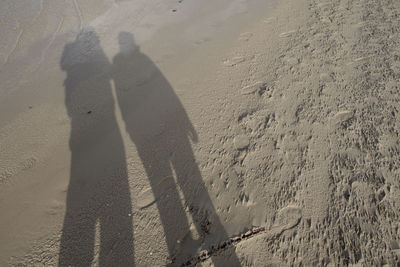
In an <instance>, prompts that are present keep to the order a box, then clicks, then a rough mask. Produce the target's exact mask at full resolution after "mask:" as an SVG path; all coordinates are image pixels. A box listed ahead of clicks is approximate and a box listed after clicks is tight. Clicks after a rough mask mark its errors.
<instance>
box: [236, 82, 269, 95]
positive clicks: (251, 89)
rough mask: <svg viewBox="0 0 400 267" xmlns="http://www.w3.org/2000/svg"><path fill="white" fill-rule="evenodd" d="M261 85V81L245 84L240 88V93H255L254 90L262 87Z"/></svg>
mask: <svg viewBox="0 0 400 267" xmlns="http://www.w3.org/2000/svg"><path fill="white" fill-rule="evenodd" d="M263 85H264V83H263V82H256V83H253V84H251V85H247V86H245V87H243V88H242V90H241V91H240V93H241V94H242V95H249V94H252V93H255V92H256V91H258V90H260V89H261V88H262V87H263Z"/></svg>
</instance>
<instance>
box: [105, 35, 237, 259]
mask: <svg viewBox="0 0 400 267" xmlns="http://www.w3.org/2000/svg"><path fill="white" fill-rule="evenodd" d="M119 45H120V53H118V54H117V55H116V56H115V57H114V59H113V71H112V73H113V77H112V78H113V80H114V83H115V87H116V94H117V99H118V103H119V106H120V109H121V114H122V117H123V120H124V122H125V126H126V129H127V131H128V133H129V135H130V138H131V140H132V141H133V143H134V144H135V145H136V149H137V152H138V154H139V157H140V159H141V161H142V164H143V166H144V168H145V170H146V174H147V176H148V179H149V183H150V186H151V189H152V192H153V194H154V197H155V203H156V204H157V207H158V211H159V214H160V218H161V221H162V224H163V227H164V233H165V240H166V243H167V246H168V249H169V254H170V260H171V262H172V265H180V264H183V263H185V262H186V261H187V260H188V259H190V258H191V257H193V256H195V253H196V251H198V250H200V249H209V248H210V246H211V241H210V236H211V235H218V236H219V240H227V239H228V236H227V234H226V231H225V230H224V228H223V226H222V224H221V222H220V220H219V218H218V216H217V214H216V211H215V209H214V206H213V204H212V202H211V199H210V197H209V195H208V193H207V190H206V188H205V185H204V183H203V180H202V177H201V173H200V170H199V167H198V166H197V164H196V161H195V157H194V154H193V151H192V147H191V141H193V142H196V141H197V134H196V131H195V129H194V128H193V125H192V124H191V122H190V120H189V118H188V116H187V114H186V112H185V109H184V107H183V106H182V104H181V102H180V101H179V99H178V97H177V96H176V94H175V93H174V91H173V89H172V87H171V85H170V84H169V83H168V81H167V80H166V78H165V77H164V76H163V75H162V73H161V72H160V70H159V69H158V68H157V67H156V65H155V64H154V63H153V62H152V61H151V59H150V58H149V57H147V56H146V55H145V54H143V53H142V52H141V51H140V49H139V47H138V46H137V45H136V44H135V41H134V37H133V35H132V34H130V33H127V32H121V33H120V34H119ZM174 176H175V177H176V178H174ZM180 195H182V197H181V196H180ZM139 199H140V196H139ZM150 204H151V203H149V205H150ZM187 211H188V212H187ZM187 213H189V214H190V215H191V216H190V217H191V218H192V219H191V221H189V220H188V214H187ZM191 226H193V227H191ZM207 240H208V241H209V242H208V241H207ZM207 242H208V243H207ZM231 254H232V255H231V256H230V259H229V262H228V261H225V262H219V264H217V265H224V266H239V265H240V264H239V261H238V259H237V258H236V255H235V254H234V253H231ZM213 261H214V264H216V263H217V260H216V259H213Z"/></svg>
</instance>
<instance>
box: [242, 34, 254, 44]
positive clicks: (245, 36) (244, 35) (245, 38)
mask: <svg viewBox="0 0 400 267" xmlns="http://www.w3.org/2000/svg"><path fill="white" fill-rule="evenodd" d="M252 36H253V33H252V32H244V33H242V34H240V36H239V41H243V42H247V41H248V40H250V38H251V37H252Z"/></svg>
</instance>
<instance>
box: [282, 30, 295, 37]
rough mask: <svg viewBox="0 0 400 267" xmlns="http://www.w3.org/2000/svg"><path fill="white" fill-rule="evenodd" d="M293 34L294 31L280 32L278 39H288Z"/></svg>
mask: <svg viewBox="0 0 400 267" xmlns="http://www.w3.org/2000/svg"><path fill="white" fill-rule="evenodd" d="M295 32H296V31H288V32H282V33H281V34H279V37H281V38H285V37H290V36H292V35H293V34H294V33H295Z"/></svg>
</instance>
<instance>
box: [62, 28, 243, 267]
mask: <svg viewBox="0 0 400 267" xmlns="http://www.w3.org/2000/svg"><path fill="white" fill-rule="evenodd" d="M119 45H120V52H119V53H118V54H117V55H116V56H115V57H114V59H113V63H112V64H111V63H110V62H109V61H108V59H107V57H106V55H105V53H104V51H103V49H102V48H101V45H100V40H99V38H98V36H97V34H96V32H95V31H94V30H93V29H90V28H88V29H85V30H83V31H82V32H80V33H79V34H78V36H77V37H76V40H75V41H74V42H72V43H69V44H67V45H66V46H65V48H64V52H63V55H62V58H61V62H60V65H61V68H62V70H64V71H65V72H66V73H67V77H66V80H65V82H64V87H65V104H66V107H67V111H68V115H69V116H70V121H71V133H70V142H69V145H70V150H71V170H70V183H69V187H68V192H67V207H66V213H65V218H64V225H63V230H62V236H61V244H60V253H59V265H61V266H87V265H91V264H93V261H98V265H100V266H133V265H134V235H133V225H132V216H131V214H132V204H131V196H130V194H131V191H130V189H129V180H128V173H127V166H126V159H125V148H124V145H123V141H122V137H121V132H120V130H119V127H118V124H117V120H116V115H115V111H114V110H115V100H114V97H113V92H112V87H111V80H113V81H114V84H115V89H116V90H115V91H116V98H117V99H116V101H117V103H118V106H119V108H120V111H121V114H122V118H123V121H124V123H125V128H126V130H127V132H128V133H129V136H130V139H131V140H132V142H133V143H134V144H135V146H136V149H137V153H138V155H139V157H140V159H141V161H142V164H143V166H144V169H145V170H146V174H147V176H148V179H149V183H150V185H151V188H152V192H153V194H154V196H155V199H156V204H157V208H158V212H159V215H160V219H161V222H162V225H163V228H164V234H165V237H164V238H165V241H166V244H167V247H168V250H169V255H170V260H171V261H172V265H180V264H182V263H184V262H185V260H187V259H188V258H190V257H191V256H193V255H194V254H195V253H196V251H197V250H198V249H199V248H201V246H202V243H203V241H204V239H205V237H206V236H207V235H208V234H210V233H209V230H210V229H209V226H210V224H211V225H212V227H213V229H214V232H215V233H218V234H219V236H220V237H221V239H227V238H228V236H227V234H226V231H225V230H224V228H223V226H222V224H221V222H220V220H219V219H218V216H217V214H216V211H215V209H214V207H213V204H212V202H211V199H210V197H209V195H208V193H207V190H206V188H205V185H204V183H203V180H202V177H201V173H200V170H199V167H198V166H197V164H196V161H195V158H194V155H193V151H192V147H191V140H192V141H197V134H196V131H195V130H194V128H193V126H192V124H191V122H190V120H189V118H188V116H187V114H186V112H185V110H184V108H183V106H182V104H181V102H180V101H179V99H178V97H177V96H176V94H175V93H174V91H173V89H172V87H171V86H170V84H169V83H168V81H167V80H166V78H165V77H164V76H163V75H162V73H161V72H160V70H159V69H158V68H157V67H156V65H155V64H154V63H153V62H152V61H151V60H150V59H149V58H148V57H147V56H146V55H144V54H143V53H141V51H140V49H139V47H138V46H137V45H136V44H135V41H134V38H133V35H132V34H130V33H127V32H121V33H120V34H119ZM174 174H175V177H176V181H175V180H174V179H173V175H174ZM178 188H179V189H178ZM179 190H180V191H181V192H182V194H183V196H184V203H182V200H181V198H180V196H179ZM199 197H201V200H202V205H201V206H202V207H205V208H202V207H200V206H199V205H198V204H196V203H198V201H197V202H196V199H197V200H198V198H199ZM185 208H188V210H189V211H190V213H191V215H192V218H193V224H194V226H195V228H196V230H197V232H198V233H199V235H200V238H199V239H198V240H194V239H192V238H191V237H190V236H189V237H186V240H184V242H185V243H181V244H180V245H179V243H178V242H179V241H180V239H181V238H182V236H183V234H184V233H186V234H187V233H188V232H189V229H190V223H189V221H188V219H187V214H186V211H185ZM97 227H98V228H97ZM96 231H98V232H99V236H100V240H99V241H100V242H99V243H100V247H99V248H97V249H96V248H95V247H94V246H95V243H96V242H95V236H96V234H95V232H96ZM179 246H180V248H179V249H178V247H179ZM96 250H97V252H98V256H97V257H95V256H94V254H95V251H96ZM230 258H231V259H230V263H229V264H228V262H225V263H226V264H228V265H229V266H235V265H236V266H238V265H239V261H238V260H237V258H236V256H235V255H234V253H232V256H231V257H230ZM216 262H217V261H216V260H214V263H216ZM225 263H221V262H220V264H219V265H221V264H222V265H226V264H225Z"/></svg>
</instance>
